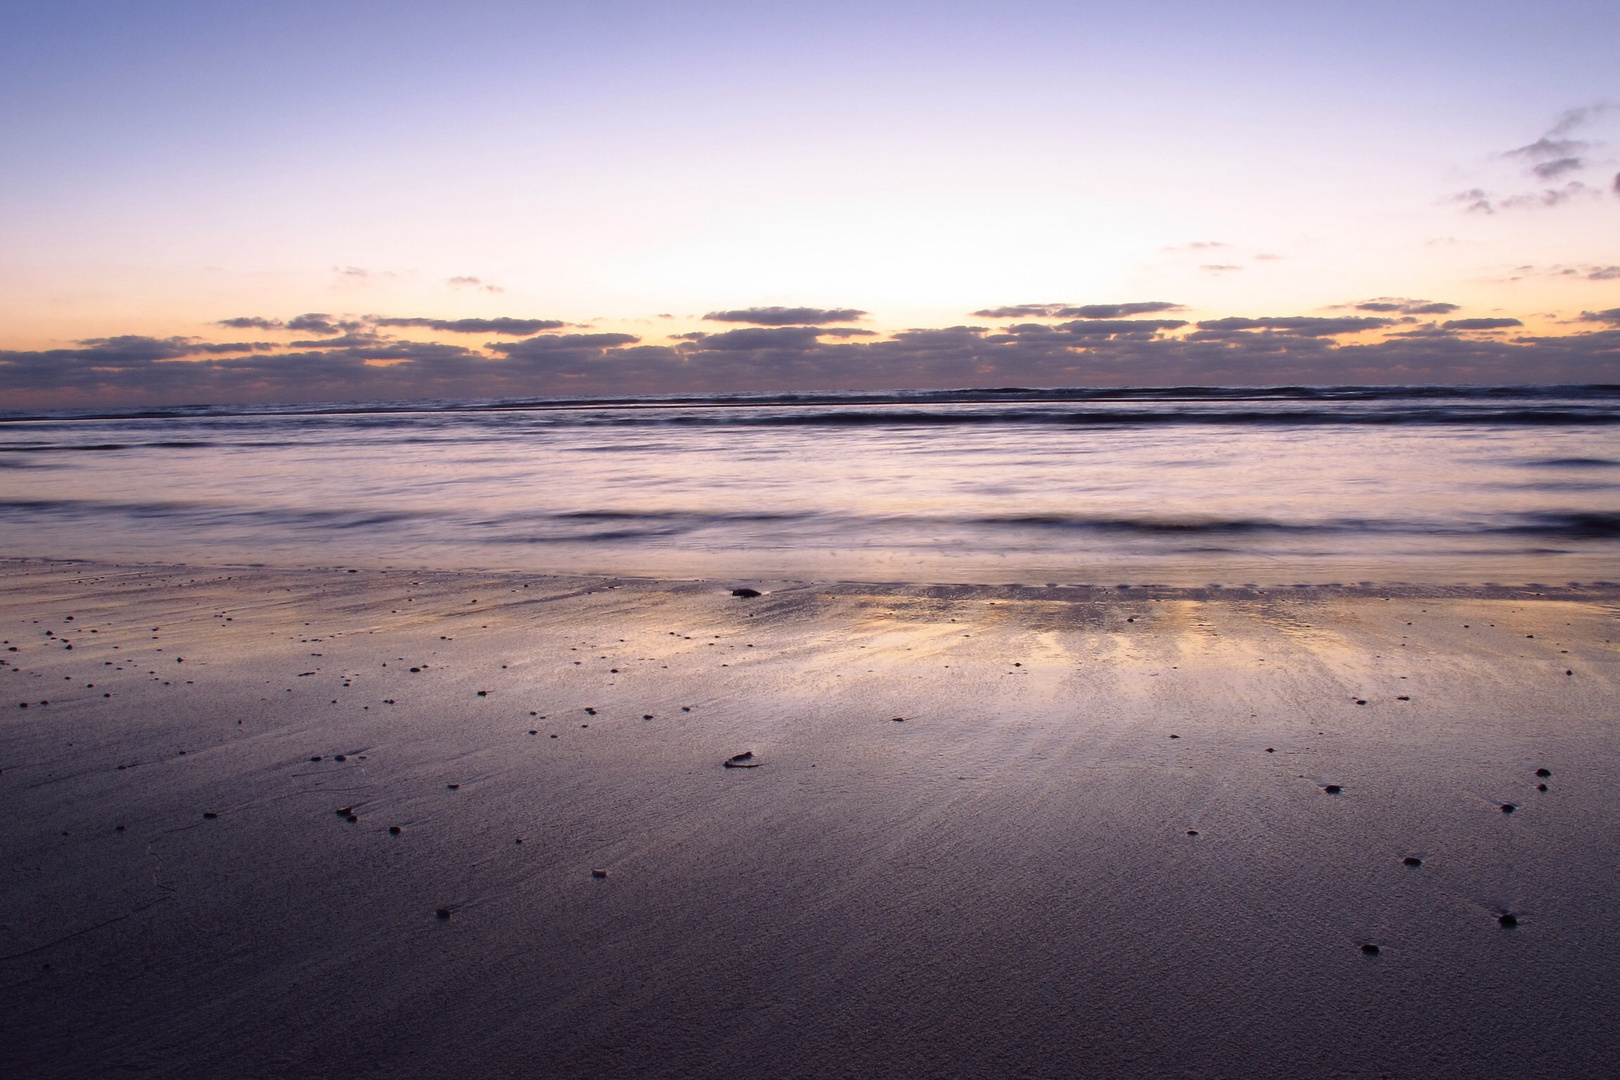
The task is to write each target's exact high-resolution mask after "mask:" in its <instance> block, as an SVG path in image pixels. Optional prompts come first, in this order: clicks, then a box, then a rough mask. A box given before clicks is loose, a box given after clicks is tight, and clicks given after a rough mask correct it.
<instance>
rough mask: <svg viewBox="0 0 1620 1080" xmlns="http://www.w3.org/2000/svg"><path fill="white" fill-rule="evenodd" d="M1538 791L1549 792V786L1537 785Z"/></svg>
mask: <svg viewBox="0 0 1620 1080" xmlns="http://www.w3.org/2000/svg"><path fill="white" fill-rule="evenodd" d="M1536 790H1537V791H1546V790H1547V785H1546V784H1537V785H1536Z"/></svg>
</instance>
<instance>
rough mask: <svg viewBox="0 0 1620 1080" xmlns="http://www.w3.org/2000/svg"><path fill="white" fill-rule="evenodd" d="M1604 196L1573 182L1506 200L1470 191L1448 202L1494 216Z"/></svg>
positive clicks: (1476, 190)
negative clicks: (1500, 211)
mask: <svg viewBox="0 0 1620 1080" xmlns="http://www.w3.org/2000/svg"><path fill="white" fill-rule="evenodd" d="M1602 195H1603V192H1602V191H1600V190H1598V189H1597V188H1594V187H1589V186H1587V185H1586V184H1583V183H1581V182H1580V181H1579V180H1571V181H1570V182H1569V183H1567V184H1565V185H1564V186H1563V187H1561V188H1543V189H1542V190H1541V191H1535V192H1525V193H1523V194H1519V195H1509V196H1507V197H1505V198H1497V197H1496V196H1493V195H1492V194H1491V193H1490V192H1488V191H1485V190H1483V189H1482V188H1470V189H1469V190H1467V191H1460V192H1458V193H1457V194H1455V195H1453V196H1451V197H1450V199H1449V200H1448V201H1450V202H1454V203H1461V204H1463V208H1464V209H1465V210H1467V211H1468V212H1469V213H1471V214H1494V213H1496V212H1497V211H1498V210H1528V209H1533V208H1535V207H1538V206H1540V207H1553V206H1562V205H1563V204H1564V203H1567V202H1571V201H1573V200H1576V199H1596V198H1600V197H1601V196H1602Z"/></svg>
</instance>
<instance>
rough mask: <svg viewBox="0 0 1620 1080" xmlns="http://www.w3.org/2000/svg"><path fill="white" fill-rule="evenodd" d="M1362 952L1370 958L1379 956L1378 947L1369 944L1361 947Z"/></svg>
mask: <svg viewBox="0 0 1620 1080" xmlns="http://www.w3.org/2000/svg"><path fill="white" fill-rule="evenodd" d="M1361 951H1362V952H1364V953H1366V954H1367V955H1368V956H1377V955H1378V946H1376V945H1373V944H1371V943H1368V944H1366V945H1363V946H1362V947H1361Z"/></svg>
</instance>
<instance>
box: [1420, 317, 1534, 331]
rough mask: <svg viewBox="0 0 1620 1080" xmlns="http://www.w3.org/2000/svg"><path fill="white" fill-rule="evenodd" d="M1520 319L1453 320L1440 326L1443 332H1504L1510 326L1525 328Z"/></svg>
mask: <svg viewBox="0 0 1620 1080" xmlns="http://www.w3.org/2000/svg"><path fill="white" fill-rule="evenodd" d="M1523 325H1524V323H1522V322H1520V321H1519V320H1518V319H1451V320H1449V321H1447V322H1443V323H1441V324H1440V329H1442V330H1502V329H1505V328H1507V327H1509V326H1523Z"/></svg>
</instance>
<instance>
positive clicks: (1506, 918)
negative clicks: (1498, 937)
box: [1496, 915, 1519, 928]
mask: <svg viewBox="0 0 1620 1080" xmlns="http://www.w3.org/2000/svg"><path fill="white" fill-rule="evenodd" d="M1496 921H1497V922H1498V923H1499V924H1501V925H1502V926H1505V927H1510V928H1511V927H1514V926H1518V925H1519V920H1518V917H1517V916H1515V915H1501V916H1498V917H1497V920H1496Z"/></svg>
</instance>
